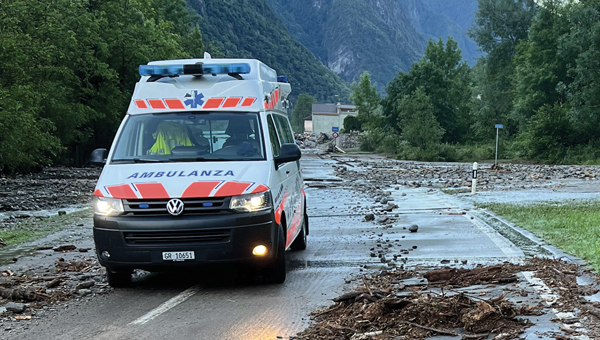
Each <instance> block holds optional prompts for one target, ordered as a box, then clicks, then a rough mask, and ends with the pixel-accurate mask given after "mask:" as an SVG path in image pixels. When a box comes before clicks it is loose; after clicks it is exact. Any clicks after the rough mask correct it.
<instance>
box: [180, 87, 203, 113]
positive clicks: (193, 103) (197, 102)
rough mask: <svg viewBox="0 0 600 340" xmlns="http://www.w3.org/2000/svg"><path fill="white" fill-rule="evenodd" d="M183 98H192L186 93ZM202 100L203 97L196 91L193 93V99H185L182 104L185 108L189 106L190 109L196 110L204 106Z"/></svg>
mask: <svg viewBox="0 0 600 340" xmlns="http://www.w3.org/2000/svg"><path fill="white" fill-rule="evenodd" d="M185 97H186V98H190V97H192V95H191V94H189V93H186V94H185ZM202 98H204V95H203V94H202V93H198V91H194V95H193V98H190V99H186V100H185V101H184V102H183V103H184V104H185V106H189V107H190V108H192V109H196V108H198V106H200V107H202V105H203V104H204V100H202Z"/></svg>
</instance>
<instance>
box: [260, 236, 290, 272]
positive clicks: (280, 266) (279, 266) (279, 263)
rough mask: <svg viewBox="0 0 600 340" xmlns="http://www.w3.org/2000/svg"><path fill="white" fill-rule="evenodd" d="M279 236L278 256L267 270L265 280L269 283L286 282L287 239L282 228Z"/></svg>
mask: <svg viewBox="0 0 600 340" xmlns="http://www.w3.org/2000/svg"><path fill="white" fill-rule="evenodd" d="M277 236H278V237H277V254H275V257H274V258H273V260H272V262H271V264H270V265H269V266H268V267H267V268H265V279H266V282H268V283H283V282H285V276H286V264H285V238H284V237H283V229H282V228H281V227H280V228H279V232H278V235H277Z"/></svg>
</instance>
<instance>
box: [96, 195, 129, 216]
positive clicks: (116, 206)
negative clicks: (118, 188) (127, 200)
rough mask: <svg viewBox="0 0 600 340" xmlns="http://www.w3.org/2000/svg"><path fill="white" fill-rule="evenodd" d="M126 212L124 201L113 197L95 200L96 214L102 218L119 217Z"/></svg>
mask: <svg viewBox="0 0 600 340" xmlns="http://www.w3.org/2000/svg"><path fill="white" fill-rule="evenodd" d="M124 211H125V210H124V209H123V201H122V200H120V199H117V198H111V197H96V199H95V200H94V212H95V213H96V214H98V215H102V216H119V215H121V214H122V213H123V212H124Z"/></svg>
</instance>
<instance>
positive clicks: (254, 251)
mask: <svg viewBox="0 0 600 340" xmlns="http://www.w3.org/2000/svg"><path fill="white" fill-rule="evenodd" d="M266 253H267V247H265V246H263V245H262V244H261V245H260V246H256V247H254V249H252V255H256V256H263V255H265V254H266Z"/></svg>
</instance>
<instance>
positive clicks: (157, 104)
mask: <svg viewBox="0 0 600 340" xmlns="http://www.w3.org/2000/svg"><path fill="white" fill-rule="evenodd" d="M148 103H150V106H152V108H153V109H166V108H167V107H166V106H165V103H163V101H162V99H148Z"/></svg>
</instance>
